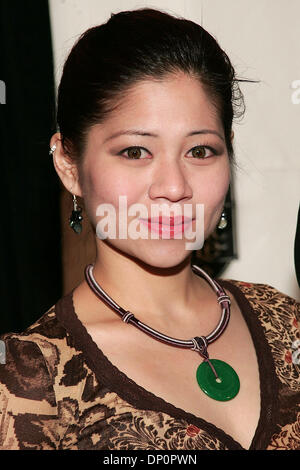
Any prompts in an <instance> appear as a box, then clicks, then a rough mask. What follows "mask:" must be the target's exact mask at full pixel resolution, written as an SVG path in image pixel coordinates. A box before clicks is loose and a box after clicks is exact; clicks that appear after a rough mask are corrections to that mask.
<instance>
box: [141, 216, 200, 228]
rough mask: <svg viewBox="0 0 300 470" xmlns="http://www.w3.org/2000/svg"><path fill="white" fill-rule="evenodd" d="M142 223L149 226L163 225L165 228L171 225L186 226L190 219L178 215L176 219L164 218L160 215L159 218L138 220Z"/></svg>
mask: <svg viewBox="0 0 300 470" xmlns="http://www.w3.org/2000/svg"><path fill="white" fill-rule="evenodd" d="M140 220H142V221H145V222H148V223H150V224H158V223H159V224H163V225H167V226H171V227H172V226H173V225H182V224H187V223H189V222H191V221H192V219H191V218H190V217H185V216H183V215H178V216H176V217H166V216H163V215H160V216H159V217H149V218H148V219H140Z"/></svg>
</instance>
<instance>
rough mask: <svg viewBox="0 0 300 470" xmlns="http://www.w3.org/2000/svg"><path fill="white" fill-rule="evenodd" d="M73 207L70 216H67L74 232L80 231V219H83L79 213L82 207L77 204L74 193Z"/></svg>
mask: <svg viewBox="0 0 300 470" xmlns="http://www.w3.org/2000/svg"><path fill="white" fill-rule="evenodd" d="M73 207H74V209H73V210H72V214H71V217H70V218H69V225H70V227H71V228H72V229H73V230H74V232H75V233H81V231H82V226H81V221H82V219H83V217H82V215H81V211H82V209H81V207H79V206H78V204H77V199H76V196H75V194H73Z"/></svg>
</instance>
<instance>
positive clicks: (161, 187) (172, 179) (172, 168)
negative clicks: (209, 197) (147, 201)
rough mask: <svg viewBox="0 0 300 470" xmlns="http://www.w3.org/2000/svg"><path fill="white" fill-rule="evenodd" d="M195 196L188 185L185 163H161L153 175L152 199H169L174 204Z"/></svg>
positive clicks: (150, 191) (150, 190)
mask: <svg viewBox="0 0 300 470" xmlns="http://www.w3.org/2000/svg"><path fill="white" fill-rule="evenodd" d="M192 195H193V192H192V188H191V186H190V185H189V183H188V175H187V170H186V168H185V165H184V163H183V162H179V161H175V159H174V160H173V161H168V162H163V163H161V164H160V165H159V166H158V167H157V168H156V171H155V173H154V174H153V182H152V184H151V186H150V189H149V197H150V198H151V199H157V198H162V199H168V200H169V201H172V202H177V201H180V200H181V199H185V198H186V199H189V198H191V197H192Z"/></svg>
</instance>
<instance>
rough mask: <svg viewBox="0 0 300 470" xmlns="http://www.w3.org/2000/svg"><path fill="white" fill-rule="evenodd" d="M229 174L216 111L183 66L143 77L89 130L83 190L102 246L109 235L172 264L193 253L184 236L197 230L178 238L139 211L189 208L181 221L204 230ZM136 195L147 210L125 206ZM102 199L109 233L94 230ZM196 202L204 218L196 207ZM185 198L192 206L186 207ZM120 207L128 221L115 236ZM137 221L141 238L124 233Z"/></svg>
mask: <svg viewBox="0 0 300 470" xmlns="http://www.w3.org/2000/svg"><path fill="white" fill-rule="evenodd" d="M129 131H131V133H130V134H129V133H127V134H125V132H129ZM132 131H134V132H136V133H133V132H132ZM137 132H138V134H137ZM121 133H122V135H121ZM114 134H120V135H119V136H116V137H112V136H113V135H114ZM142 134H144V135H142ZM128 147H134V148H132V149H129V150H128ZM126 149H127V150H126ZM134 157H138V158H134ZM197 157H200V158H197ZM229 182H230V164H229V158H228V153H227V149H226V145H225V139H224V131H223V126H222V123H221V122H220V119H219V116H218V113H217V111H216V109H215V107H214V106H213V104H212V102H211V101H210V99H209V96H208V95H207V94H206V93H205V92H204V89H203V88H202V86H201V85H200V83H199V81H198V80H196V79H194V78H192V77H190V76H188V75H185V74H183V73H182V74H177V75H175V76H174V75H173V76H170V77H169V78H168V79H165V80H164V81H162V82H155V81H142V82H140V83H139V84H138V85H136V86H135V87H134V88H132V90H131V91H130V92H129V93H127V94H126V96H125V97H124V98H123V100H122V103H121V105H120V107H119V108H118V109H117V110H116V111H113V113H111V115H110V116H109V117H108V118H107V119H106V120H105V122H104V123H101V124H99V125H96V126H94V127H93V128H92V129H91V130H90V132H89V135H88V141H87V147H86V152H85V155H84V160H83V165H82V171H81V191H82V196H83V198H84V202H85V208H86V211H87V214H88V216H89V218H90V220H91V223H92V225H93V226H94V227H95V228H97V227H98V229H97V233H98V236H97V237H96V242H97V247H98V248H99V249H100V250H101V244H103V243H109V244H110V245H111V246H112V247H114V248H117V249H118V250H121V252H123V253H126V254H128V255H131V256H133V257H135V258H138V259H139V260H141V261H143V262H144V263H147V264H149V265H152V266H156V267H171V266H175V265H176V264H178V263H180V262H182V261H183V260H184V259H185V258H186V257H187V256H188V255H190V254H191V251H190V250H187V249H186V246H187V245H186V243H187V242H191V241H193V240H195V238H193V239H187V238H186V237H185V234H184V233H181V235H178V237H180V238H175V237H174V235H173V232H169V231H168V230H167V228H169V230H170V227H166V230H167V231H166V232H165V233H167V235H162V234H161V233H159V232H158V234H157V233H156V232H157V231H156V230H155V227H158V225H156V224H155V225H153V230H154V231H151V229H150V228H148V225H147V224H145V223H142V222H141V223H140V222H139V221H138V219H139V218H143V219H145V218H146V219H147V218H148V217H149V218H150V217H151V209H152V210H153V208H154V207H155V209H158V210H160V209H161V212H160V215H161V214H163V215H164V214H165V215H168V216H172V215H185V214H186V215H190V214H191V215H192V217H193V218H194V220H193V222H192V224H190V225H189V226H186V227H189V229H190V230H193V232H194V233H195V232H196V230H198V233H199V230H201V231H202V232H203V236H204V239H206V238H207V237H208V236H209V235H210V234H211V233H212V231H213V230H214V229H215V227H216V225H217V223H218V221H219V218H220V215H221V212H222V209H223V204H224V199H225V196H226V193H227V190H228V185H229ZM119 196H125V198H123V203H124V201H126V207H127V209H124V207H125V206H122V208H121V206H120V205H119V204H120V199H119ZM137 203H138V204H140V205H141V206H140V207H142V208H143V210H145V211H146V212H143V213H142V212H136V213H135V215H133V214H130V213H129V212H128V211H129V209H130V206H132V205H133V204H137ZM102 204H111V205H112V207H114V208H115V214H116V236H111V237H108V238H106V239H101V235H100V237H99V233H103V226H102V229H99V227H100V225H98V226H97V224H98V223H99V222H100V221H101V220H103V219H105V220H107V216H108V213H107V212H102V216H100V215H99V214H100V212H99V206H101V205H102ZM200 204H203V206H202V207H203V209H204V213H203V216H204V217H203V220H202V221H201V217H200V212H197V210H196V208H197V205H200ZM185 206H186V207H187V206H189V210H190V211H191V212H189V213H187V211H186V212H185V209H184V207H185ZM102 207H104V206H102ZM198 207H199V206H198ZM97 208H98V213H97ZM166 208H167V210H166ZM180 209H181V210H182V212H180ZM168 210H169V212H168ZM172 210H173V212H172ZM124 211H125V212H124ZM199 211H200V209H199ZM121 213H122V215H123V216H124V214H125V216H126V222H127V234H126V236H125V238H121V237H120V238H119V237H118V234H119V228H120V220H119V216H120V214H121ZM97 214H98V215H97ZM152 214H154V213H152ZM109 217H110V221H111V222H113V218H111V216H109ZM122 220H123V221H124V220H125V219H124V218H123V219H122ZM134 221H135V223H134V225H131V228H133V227H136V232H139V233H141V234H142V233H143V234H144V238H134V237H132V236H131V235H129V227H130V223H131V222H134ZM197 221H198V224H197ZM200 222H201V225H199V223H200ZM107 228H108V226H106V229H104V230H106V231H107ZM177 228H178V227H177ZM164 229H165V227H164ZM101 230H102V231H101ZM153 233H156V235H153ZM168 233H169V235H168ZM146 236H147V238H145V237H146ZM154 236H155V237H156V238H154ZM151 237H152V238H151ZM164 237H165V238H164ZM166 237H167V238H166ZM102 238H103V237H102ZM200 248H201V247H200ZM193 249H194V248H193ZM197 249H198V248H197Z"/></svg>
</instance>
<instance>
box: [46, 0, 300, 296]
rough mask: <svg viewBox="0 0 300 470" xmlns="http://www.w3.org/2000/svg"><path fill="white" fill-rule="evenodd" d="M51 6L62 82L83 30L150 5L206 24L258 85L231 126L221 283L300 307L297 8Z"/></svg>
mask: <svg viewBox="0 0 300 470" xmlns="http://www.w3.org/2000/svg"><path fill="white" fill-rule="evenodd" d="M49 5H50V15H51V24H52V36H53V47H54V59H55V79H56V82H57V83H58V81H59V78H60V74H61V69H62V65H63V62H64V60H65V58H66V56H67V54H68V52H69V50H70V48H71V46H72V45H73V43H74V42H75V40H76V39H77V37H78V36H79V35H80V34H81V33H82V32H83V31H85V30H86V29H87V28H89V27H91V26H94V25H96V24H101V23H103V22H105V21H107V19H108V18H109V17H110V14H111V13H117V12H118V11H122V10H132V9H135V8H141V7H144V6H147V7H154V8H159V9H162V10H165V11H167V12H168V13H171V14H172V13H174V14H179V15H182V16H184V17H186V18H188V19H191V20H193V21H195V22H197V23H199V24H202V26H203V27H204V28H206V29H207V30H208V31H209V32H210V33H211V34H212V35H213V36H214V37H215V38H216V39H217V40H218V42H219V43H220V45H221V47H222V48H223V49H225V51H226V52H227V54H228V55H229V57H230V59H231V61H232V62H233V65H234V66H235V68H236V72H237V75H238V76H241V77H245V78H250V79H255V80H260V83H259V84H242V85H241V88H242V91H243V92H244V96H245V100H246V114H245V117H244V119H243V120H242V121H241V122H240V123H236V124H235V125H234V131H235V151H236V159H237V162H238V165H239V169H238V170H237V171H236V172H235V200H236V215H237V221H236V222H237V237H238V238H237V250H238V259H237V260H233V262H232V263H231V264H230V266H229V267H228V268H227V270H226V271H225V273H223V275H222V277H223V278H229V279H239V280H244V281H250V282H251V281H252V282H261V283H267V284H271V285H273V286H274V287H276V288H277V289H279V290H280V291H282V292H285V293H286V294H289V295H291V296H292V297H294V298H297V299H298V300H300V293H299V287H298V285H297V280H296V275H295V267H294V239H295V231H296V221H297V213H298V207H299V200H300V162H299V156H300V152H299V148H300V147H299V126H300V82H299V83H298V84H297V83H294V82H295V81H296V80H299V81H300V53H299V52H300V51H299V49H300V29H299V18H300V1H299V0H289V1H288V2H286V1H285V0H226V1H225V0H164V1H163V0H159V1H152V2H148V1H144V2H136V1H131V0H109V1H100V0H49ZM293 83H294V85H298V86H299V88H298V91H297V90H296V89H293ZM293 96H294V100H293V98H292V97H293ZM293 101H294V102H293Z"/></svg>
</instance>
